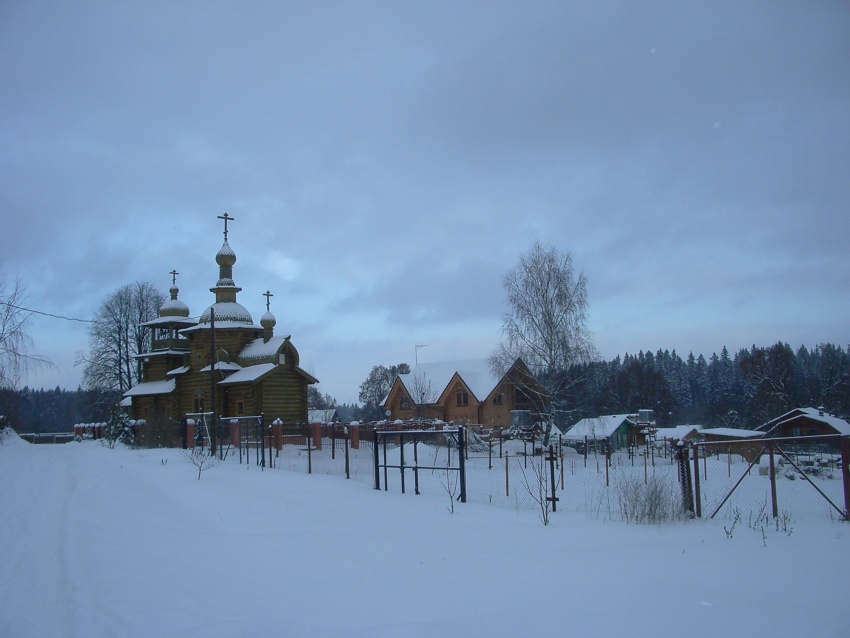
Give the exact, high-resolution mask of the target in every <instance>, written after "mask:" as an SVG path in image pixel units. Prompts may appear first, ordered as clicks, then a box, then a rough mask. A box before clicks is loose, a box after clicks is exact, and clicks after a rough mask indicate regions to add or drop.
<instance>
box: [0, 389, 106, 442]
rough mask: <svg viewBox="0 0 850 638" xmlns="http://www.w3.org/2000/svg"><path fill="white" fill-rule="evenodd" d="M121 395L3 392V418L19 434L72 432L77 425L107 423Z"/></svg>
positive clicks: (0, 394) (0, 406) (0, 405)
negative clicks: (112, 407) (111, 406)
mask: <svg viewBox="0 0 850 638" xmlns="http://www.w3.org/2000/svg"><path fill="white" fill-rule="evenodd" d="M118 399H119V397H118V396H117V395H104V393H102V392H97V391H94V390H80V389H78V390H63V389H61V388H58V387H57V388H56V389H54V390H33V389H31V388H28V387H25V388H23V389H22V390H0V415H2V416H5V417H6V422H7V423H8V424H10V425H11V426H12V427H14V428H15V429H16V430H17V431H18V432H70V431H71V430H72V429H73V427H74V424H76V423H93V422H103V421H106V420H107V419H108V418H109V412H110V405H114V403H115V402H116V401H117V400H118Z"/></svg>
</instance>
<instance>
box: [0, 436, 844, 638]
mask: <svg viewBox="0 0 850 638" xmlns="http://www.w3.org/2000/svg"><path fill="white" fill-rule="evenodd" d="M0 489H2V492H1V493H2V501H0V506H2V512H3V524H2V525H0V636H9V637H26V636H39V637H42V636H203V637H205V638H209V637H214V636H249V635H267V636H280V635H286V636H311V637H312V636H334V637H338V636H372V637H373V636H406V637H415V636H428V637H429V638H433V637H434V636H442V635H454V636H487V637H490V636H520V635H565V634H578V635H588V636H608V635H620V636H637V637H640V636H682V635H691V636H724V637H732V636H771V637H777V636H815V635H817V636H848V635H850V621H848V620H847V615H846V613H845V606H846V602H847V593H846V581H847V567H846V566H847V565H848V564H850V527H848V525H847V524H846V523H839V522H832V521H830V520H829V519H827V518H823V517H822V518H819V519H817V520H811V521H810V520H808V519H804V520H800V521H798V522H795V523H794V524H793V527H792V528H791V529H790V530H788V531H790V534H789V533H788V531H782V530H780V531H777V530H776V529H775V527H774V526H773V525H768V526H762V527H761V528H760V529H758V530H756V529H753V528H752V527H750V526H749V525H748V524H747V520H746V519H744V520H742V521H740V522H738V523H737V524H736V526H735V528H734V529H731V526H732V521H731V520H730V519H728V518H724V519H721V520H716V521H690V522H686V523H667V524H663V525H627V524H625V523H622V522H618V521H616V520H613V519H611V518H606V517H601V518H600V517H595V516H590V515H588V514H587V513H586V512H576V511H573V510H571V509H570V508H566V507H565V508H563V509H559V511H558V512H557V513H555V514H552V516H551V523H550V525H549V526H548V527H544V526H543V525H542V524H541V521H540V518H539V516H538V512H536V511H535V510H533V509H525V508H519V507H516V508H506V507H492V506H489V505H486V504H481V503H475V502H471V503H466V504H457V505H456V507H455V508H454V514H452V513H450V511H449V499H448V496H447V492H446V491H443V492H442V493H439V492H428V493H423V494H422V495H420V496H415V495H413V494H412V493H410V491H409V492H408V493H407V494H404V495H403V494H401V493H400V492H399V491H398V490H390V491H387V492H385V491H380V492H379V491H375V490H374V489H372V488H371V486H370V485H369V484H368V481H366V480H362V478H361V480H356V479H355V480H351V481H346V480H345V479H343V478H340V477H338V476H329V475H325V474H313V475H307V474H304V473H300V472H292V471H288V470H286V469H280V468H279V469H275V470H270V469H266V470H264V471H261V470H260V468H258V467H257V466H256V465H254V464H247V465H246V464H242V465H240V464H239V461H238V457H236V456H233V455H232V456H230V457H229V458H228V459H227V460H226V461H225V462H224V463H222V464H220V465H218V466H217V467H214V468H211V469H209V470H207V471H205V472H204V473H203V475H202V477H201V479H200V480H198V473H197V469H196V468H195V467H194V466H193V465H192V464H191V463H190V462H189V461H188V460H187V459H186V458H185V457H184V455H183V453H182V452H181V451H180V450H129V449H125V448H115V449H108V448H106V447H103V446H102V445H101V444H100V443H99V442H91V441H89V442H83V443H69V444H66V445H55V446H53V445H39V446H34V445H29V444H27V443H23V442H21V441H20V440H19V439H16V438H10V439H6V440H5V441H4V444H3V445H2V446H0Z"/></svg>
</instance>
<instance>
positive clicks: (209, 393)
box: [124, 215, 318, 424]
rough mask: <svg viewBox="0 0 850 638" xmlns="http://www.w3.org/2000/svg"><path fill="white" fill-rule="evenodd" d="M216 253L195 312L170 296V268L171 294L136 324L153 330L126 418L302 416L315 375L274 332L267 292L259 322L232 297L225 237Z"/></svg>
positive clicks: (287, 419) (291, 420) (302, 420)
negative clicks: (209, 283)
mask: <svg viewBox="0 0 850 638" xmlns="http://www.w3.org/2000/svg"><path fill="white" fill-rule="evenodd" d="M223 219H225V231H224V244H223V245H222V247H221V249H220V250H219V251H218V253H217V254H216V263H217V264H218V266H219V278H218V281H217V283H216V286H215V287H214V288H211V289H210V291H211V292H213V293H214V294H215V303H213V304H212V305H211V306H210V307H209V308H207V309H206V310H205V311H204V312H203V313H202V314H201V317H200V319H199V320H195V319H192V318H190V317H189V308H188V307H187V306H186V304H184V303H183V302H181V301H179V300H178V299H177V295H178V292H179V291H178V289H177V285H176V276H177V273H176V272H174V271H172V287H171V290H170V292H171V299H170V300H169V301H167V302H166V303H165V304H163V306H162V308H161V309H160V316H159V317H158V318H157V319H154V320H153V321H149V322H147V323H145V324H143V325H144V326H145V327H146V328H148V329H150V330H151V331H153V340H152V347H151V350H150V352H146V353H143V354H140V355H138V356H139V358H141V360H142V381H141V382H140V383H138V384H137V385H135V386H134V387H132V388H131V389H130V390H128V391H127V392H126V393H125V395H124V396H125V399H130V400H131V415H132V418H133V419H137V420H140V419H141V420H144V421H146V422H148V423H150V422H152V421H154V422H167V421H173V420H179V419H182V418H183V417H184V416H185V415H187V414H196V413H201V412H210V411H214V412H215V414H216V415H217V416H219V417H244V416H259V415H261V414H262V415H264V417H265V418H266V419H267V420H268V421H269V422H271V421H272V420H275V419H280V420H281V421H282V422H283V423H284V424H306V422H307V387H308V385H309V384H311V383H317V382H318V381H317V380H316V379H315V378H314V377H313V376H312V375H310V374H308V373H307V372H305V371H304V370H303V369H302V368H301V367H300V357H299V354H298V350H297V349H296V348H295V346H294V345H293V344H292V342H291V340H290V337H289V336H277V335H275V334H274V328H275V325H276V319H275V317H274V315H273V314H272V313H271V311H270V302H269V298H270V297H271V296H272V295H271V293H268V292H267V293H266V312H265V314H264V315H263V316H262V318H261V319H260V324H259V325H257V324H255V323H254V320H253V319H252V317H251V314H250V313H249V312H248V310H247V309H245V307H244V306H242V305H241V304H240V303H239V302H238V301H237V299H236V296H237V293H239V292H240V291H241V290H242V289H241V288H239V287H237V286H236V284H235V283H234V281H233V265H234V264H235V263H236V254H235V253H234V252H233V250H232V249H231V248H230V246H229V244H228V243H227V221H229V220H230V219H231V218H229V217H227V216H226V215H225V217H224V218H223Z"/></svg>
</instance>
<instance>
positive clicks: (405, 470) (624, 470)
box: [148, 417, 850, 522]
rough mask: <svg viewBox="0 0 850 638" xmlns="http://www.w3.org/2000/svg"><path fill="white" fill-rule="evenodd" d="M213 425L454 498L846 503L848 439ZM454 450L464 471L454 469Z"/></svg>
mask: <svg viewBox="0 0 850 638" xmlns="http://www.w3.org/2000/svg"><path fill="white" fill-rule="evenodd" d="M220 427H221V429H220V430H219V431H218V435H217V438H218V439H219V441H220V442H221V443H223V444H224V445H225V446H226V448H225V452H226V454H228V455H232V456H231V457H230V458H231V459H232V460H234V461H235V460H236V459H237V458H238V461H239V462H248V463H253V464H256V465H262V466H263V467H264V468H268V469H286V470H290V471H296V472H305V473H312V474H325V475H334V476H339V477H341V478H348V479H352V480H356V481H359V482H362V483H364V484H367V485H369V486H371V487H374V486H375V472H376V471H378V472H380V476H379V479H380V483H379V484H380V489H382V490H392V491H402V486H403V485H404V491H405V492H407V493H411V494H417V493H419V494H436V495H444V496H445V497H446V498H450V499H452V501H453V502H456V501H458V500H459V499H460V494H461V491H462V490H461V484H460V482H461V481H465V496H466V501H467V502H471V503H480V504H486V505H491V506H495V507H501V508H508V509H517V510H538V511H540V512H541V513H545V512H547V511H549V510H556V511H572V512H583V513H585V514H586V515H587V516H589V517H591V518H596V519H602V520H624V521H628V522H653V521H663V520H673V519H676V518H680V517H682V516H688V515H691V514H690V513H689V512H684V511H683V505H686V506H687V508H688V509H692V510H693V512H694V513H695V514H696V515H697V516H701V517H703V518H710V517H715V518H725V519H730V520H735V519H741V520H743V521H744V522H747V521H748V520H753V519H755V518H760V517H763V516H768V517H771V518H772V519H777V518H780V519H783V520H785V521H795V520H811V519H825V520H829V519H833V520H836V519H840V518H842V517H845V516H846V511H847V508H848V503H847V498H848V497H847V492H848V483H850V478H848V475H847V473H848V470H847V457H850V451H845V455H844V456H842V445H843V446H844V447H845V448H846V450H850V443H848V441H850V437H839V436H835V437H803V438H802V439H774V440H769V439H768V440H757V441H752V440H748V441H743V442H734V441H733V442H722V443H698V444H695V445H693V446H692V445H690V444H689V445H688V446H686V449H687V452H688V453H690V455H691V456H690V458H689V460H688V462H687V463H686V464H685V465H683V464H682V463H680V462H678V461H677V457H676V454H677V446H676V445H675V444H673V443H672V442H670V441H664V442H657V443H655V444H653V445H645V446H637V447H635V446H632V447H628V448H623V449H618V450H612V449H611V447H610V446H609V445H608V444H607V443H606V442H603V441H600V442H596V445H592V446H591V445H588V446H587V448H586V449H584V446H580V447H579V449H578V450H577V449H574V448H572V447H567V446H563V445H561V442H560V440H554V439H553V441H552V443H553V446H552V452H553V453H552V456H551V457H550V456H549V453H548V450H542V449H541V445H540V441H539V440H535V439H533V438H531V439H525V440H523V439H508V438H503V437H502V436H501V435H500V433H499V432H489V431H486V430H483V429H480V428H464V432H465V433H466V434H465V435H464V437H463V441H464V443H463V446H462V447H458V445H457V439H456V438H453V437H451V436H433V437H423V436H419V437H414V436H413V435H412V434H404V433H405V432H406V431H416V430H417V429H419V430H421V429H422V428H423V427H428V426H427V425H423V424H422V423H407V424H386V423H384V424H357V425H356V427H357V429H356V432H355V431H354V426H352V432H349V429H348V427H349V426H346V425H342V424H339V425H328V426H321V427H317V426H307V425H304V424H302V425H289V426H280V427H277V428H275V427H274V426H273V425H272V424H268V423H264V422H262V421H260V420H258V419H256V418H254V417H251V418H247V419H242V420H240V421H238V422H237V420H235V419H229V420H228V419H224V420H222V421H221V424H220ZM444 427H450V426H448V425H444ZM376 428H377V429H378V430H383V431H385V433H386V434H387V436H384V437H381V441H382V442H381V443H380V444H379V449H378V450H377V452H378V457H379V458H378V459H376V456H375V453H376V448H375V438H376V437H375V436H374V431H375V429H376ZM184 430H185V427H184ZM196 432H197V430H196ZM151 434H153V432H151ZM203 434H204V436H202V439H203V444H204V445H208V441H207V439H206V436H205V434H206V433H205V432H204V433H203ZM394 434H403V435H404V438H402V437H399V436H394ZM186 437H187V435H186V434H185V432H184V431H183V430H181V425H180V424H179V423H171V424H169V425H168V426H167V428H165V429H163V430H161V431H159V432H158V435H157V436H155V437H154V436H149V437H148V439H149V440H155V441H157V442H158V443H160V444H166V445H167V444H168V443H171V445H173V446H174V447H179V446H180V445H181V444H182V442H183V440H184V439H185V438H186ZM189 438H191V437H189ZM187 445H188V446H189V447H191V446H192V445H193V442H192V441H187ZM461 454H462V455H463V460H464V472H463V476H461V475H460V472H458V462H459V455H461ZM384 455H385V456H384ZM694 457H695V458H696V460H694ZM683 467H685V468H687V472H686V473H685V477H684V480H685V488H684V489H683V485H682V481H683ZM689 488H690V489H689ZM685 493H688V494H690V497H689V498H690V501H688V499H687V498H686V497H685Z"/></svg>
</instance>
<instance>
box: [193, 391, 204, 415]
mask: <svg viewBox="0 0 850 638" xmlns="http://www.w3.org/2000/svg"><path fill="white" fill-rule="evenodd" d="M203 411H204V393H203V392H196V393H195V412H196V413H201V412H203Z"/></svg>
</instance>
